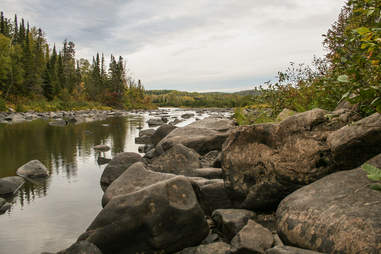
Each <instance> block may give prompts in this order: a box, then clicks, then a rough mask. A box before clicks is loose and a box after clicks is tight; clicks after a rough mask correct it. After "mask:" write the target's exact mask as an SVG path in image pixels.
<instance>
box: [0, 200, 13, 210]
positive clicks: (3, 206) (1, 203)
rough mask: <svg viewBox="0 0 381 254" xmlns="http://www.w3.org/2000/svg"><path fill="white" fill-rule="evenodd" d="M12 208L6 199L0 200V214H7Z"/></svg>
mask: <svg viewBox="0 0 381 254" xmlns="http://www.w3.org/2000/svg"><path fill="white" fill-rule="evenodd" d="M10 207H11V204H10V203H8V202H7V201H6V200H5V199H3V198H0V214H3V213H5V212H6V211H7V210H8V209H9V208H10Z"/></svg>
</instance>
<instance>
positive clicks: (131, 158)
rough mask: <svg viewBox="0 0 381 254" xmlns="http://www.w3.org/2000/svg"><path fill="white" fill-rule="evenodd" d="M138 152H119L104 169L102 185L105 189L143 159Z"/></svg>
mask: <svg viewBox="0 0 381 254" xmlns="http://www.w3.org/2000/svg"><path fill="white" fill-rule="evenodd" d="M141 158H142V157H141V156H140V154H138V153H129V152H127V153H119V154H117V155H116V156H115V157H114V158H113V159H112V160H111V161H110V162H109V164H108V165H107V167H106V168H105V169H104V171H103V173H102V176H101V181H100V182H101V187H102V190H103V191H105V190H106V188H107V187H108V186H109V185H110V184H111V183H112V182H113V181H114V180H115V179H117V178H118V177H119V176H120V175H121V174H122V173H123V172H124V171H125V170H126V169H127V168H128V167H129V166H131V165H132V164H134V163H135V162H138V161H140V160H141Z"/></svg>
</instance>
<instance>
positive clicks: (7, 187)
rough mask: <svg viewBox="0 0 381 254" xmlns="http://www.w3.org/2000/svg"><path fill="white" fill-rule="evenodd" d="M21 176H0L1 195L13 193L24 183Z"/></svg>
mask: <svg viewBox="0 0 381 254" xmlns="http://www.w3.org/2000/svg"><path fill="white" fill-rule="evenodd" d="M24 182H25V181H24V179H23V178H22V177H20V176H7V177H2V178H0V195H6V194H13V193H15V192H16V191H17V190H18V189H20V187H21V186H22V185H23V184H24Z"/></svg>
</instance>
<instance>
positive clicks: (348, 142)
mask: <svg viewBox="0 0 381 254" xmlns="http://www.w3.org/2000/svg"><path fill="white" fill-rule="evenodd" d="M327 142H328V144H329V146H330V148H331V150H332V153H333V159H334V160H335V162H336V163H337V164H338V167H341V169H351V168H355V167H357V166H360V165H361V164H362V163H363V162H364V161H366V160H368V159H370V158H371V157H373V156H375V155H376V154H378V153H380V152H381V114H380V113H374V114H373V115H371V116H368V117H366V118H364V119H362V120H360V121H358V122H355V123H353V124H351V125H347V126H344V127H343V128H341V129H339V130H337V131H335V132H333V133H331V134H329V135H328V138H327Z"/></svg>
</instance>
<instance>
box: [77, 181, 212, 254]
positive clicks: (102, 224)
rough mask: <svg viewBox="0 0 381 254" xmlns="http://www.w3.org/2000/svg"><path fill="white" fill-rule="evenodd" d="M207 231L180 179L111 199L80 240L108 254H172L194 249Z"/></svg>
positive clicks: (188, 187)
mask: <svg viewBox="0 0 381 254" xmlns="http://www.w3.org/2000/svg"><path fill="white" fill-rule="evenodd" d="M208 233H209V227H208V224H207V222H206V220H205V217H204V213H203V211H202V209H201V207H200V206H199V204H198V202H197V198H196V195H195V193H194V191H193V188H192V185H191V184H190V182H189V181H188V180H187V179H186V178H185V177H183V176H177V177H174V178H172V179H169V180H166V181H161V182H159V183H157V184H154V185H151V186H149V187H147V188H143V189H141V190H140V191H136V192H133V193H130V194H127V195H124V196H118V197H115V198H113V199H112V200H111V201H110V202H109V203H108V204H107V205H106V206H105V208H103V210H102V211H101V212H100V213H99V214H98V215H97V217H96V218H95V220H94V221H93V222H92V223H91V225H90V227H89V228H88V229H87V232H85V233H84V234H83V235H82V236H81V237H80V239H81V240H84V239H86V240H88V241H90V242H92V243H94V244H95V245H96V246H98V248H100V249H101V251H102V252H103V253H104V254H108V253H110V254H111V253H161V252H163V253H167V252H168V253H172V252H175V251H179V250H182V249H184V248H186V247H189V246H194V245H197V244H199V243H201V241H202V240H203V239H204V238H205V237H206V236H207V235H208Z"/></svg>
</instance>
